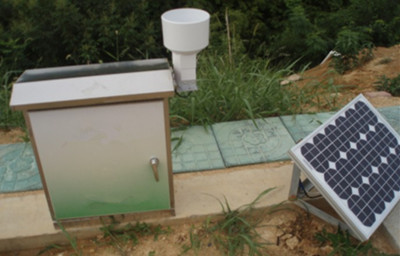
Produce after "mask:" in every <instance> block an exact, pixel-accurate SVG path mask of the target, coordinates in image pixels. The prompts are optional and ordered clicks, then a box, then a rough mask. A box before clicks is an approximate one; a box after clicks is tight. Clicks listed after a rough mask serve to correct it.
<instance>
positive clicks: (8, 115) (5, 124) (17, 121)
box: [0, 71, 25, 130]
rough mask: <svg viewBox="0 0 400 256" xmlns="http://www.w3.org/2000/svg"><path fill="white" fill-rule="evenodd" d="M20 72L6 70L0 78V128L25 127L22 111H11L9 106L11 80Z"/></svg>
mask: <svg viewBox="0 0 400 256" xmlns="http://www.w3.org/2000/svg"><path fill="white" fill-rule="evenodd" d="M20 73H21V72H19V71H8V72H6V73H4V75H3V77H2V78H1V80H0V82H1V84H0V86H1V88H0V109H1V112H0V128H3V129H7V130H8V129H10V128H12V127H25V122H24V118H23V115H22V113H21V112H20V111H18V112H15V111H12V110H11V108H10V106H9V105H10V97H11V85H12V82H13V81H12V80H13V79H14V77H15V76H17V75H18V74H20Z"/></svg>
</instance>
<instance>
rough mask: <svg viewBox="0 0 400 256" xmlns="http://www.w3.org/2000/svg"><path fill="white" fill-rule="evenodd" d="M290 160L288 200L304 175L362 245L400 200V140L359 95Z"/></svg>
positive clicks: (297, 148)
mask: <svg viewBox="0 0 400 256" xmlns="http://www.w3.org/2000/svg"><path fill="white" fill-rule="evenodd" d="M289 155H290V157H291V158H292V159H293V160H294V162H295V167H294V170H293V177H292V186H291V190H290V195H289V197H290V198H291V199H293V198H297V195H298V193H299V178H300V172H301V171H302V172H303V173H304V174H305V176H306V177H307V178H308V180H309V181H311V183H312V185H314V186H315V188H316V189H317V190H318V191H319V192H320V193H321V195H322V196H323V197H324V198H325V199H326V200H327V201H328V202H329V203H330V205H331V206H332V207H333V208H334V210H335V211H336V212H337V213H338V215H339V216H340V217H341V219H342V220H343V221H344V222H345V224H347V226H346V225H342V227H343V226H344V228H348V229H349V231H350V232H351V234H353V235H354V236H356V237H357V238H358V239H360V240H361V241H365V240H367V239H369V237H370V236H371V235H372V234H373V233H374V231H375V230H376V229H377V228H378V227H379V225H380V224H381V223H382V222H383V221H384V219H385V218H386V216H387V215H388V214H389V213H390V211H391V210H392V209H393V208H394V207H395V205H396V204H397V203H398V201H399V200H400V136H399V134H397V133H396V131H395V130H394V129H393V128H392V127H391V126H390V125H389V124H388V123H387V121H386V120H385V119H384V118H383V117H382V116H381V115H380V113H379V112H378V111H377V110H376V109H375V108H374V107H373V106H372V105H371V104H370V103H369V102H368V100H367V99H366V98H365V97H364V96H363V95H359V96H357V97H356V98H355V99H353V100H352V101H351V102H350V103H349V104H347V105H346V106H345V107H344V108H343V109H341V110H340V111H339V112H337V113H336V114H335V115H334V116H332V117H331V118H330V119H329V120H327V121H326V122H325V123H324V124H322V125H321V126H320V127H319V128H317V129H316V130H315V131H314V132H313V133H311V134H310V135H308V136H307V137H306V138H304V139H303V140H302V141H301V142H300V143H299V144H297V145H296V146H294V147H292V148H291V149H290V150H289ZM301 204H303V203H301ZM301 204H299V205H301ZM308 207H310V208H311V209H312V210H313V213H315V214H317V215H319V216H320V217H322V218H323V219H325V220H328V221H329V220H332V219H329V218H330V217H328V216H327V214H326V213H324V212H320V211H319V210H317V209H316V208H315V207H313V206H311V205H308V206H307V207H306V208H308ZM330 222H331V223H335V222H334V221H330ZM336 223H340V221H337V222H336Z"/></svg>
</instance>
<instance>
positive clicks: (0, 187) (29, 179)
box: [0, 143, 42, 193]
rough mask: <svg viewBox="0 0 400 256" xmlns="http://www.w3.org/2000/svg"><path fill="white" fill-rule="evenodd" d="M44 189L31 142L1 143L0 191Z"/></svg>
mask: <svg viewBox="0 0 400 256" xmlns="http://www.w3.org/2000/svg"><path fill="white" fill-rule="evenodd" d="M37 189H42V183H41V181H40V175H39V171H38V168H37V165H36V161H35V156H34V154H33V150H32V147H31V145H30V144H29V143H17V144H7V145H0V193H4V192H18V191H28V190H37Z"/></svg>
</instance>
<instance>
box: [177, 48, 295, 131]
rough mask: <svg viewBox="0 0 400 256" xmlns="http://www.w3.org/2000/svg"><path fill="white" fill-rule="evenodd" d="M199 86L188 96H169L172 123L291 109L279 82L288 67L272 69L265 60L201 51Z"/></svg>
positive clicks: (262, 113) (208, 122)
mask: <svg viewBox="0 0 400 256" xmlns="http://www.w3.org/2000/svg"><path fill="white" fill-rule="evenodd" d="M198 67H199V68H198V71H197V77H198V87H199V90H198V91H195V92H192V93H191V94H190V95H188V96H187V97H173V98H171V100H170V113H171V117H172V124H173V125H177V124H179V123H181V124H185V123H186V124H202V125H206V124H212V123H215V122H222V121H230V120H239V119H250V118H258V117H263V116H271V115H278V114H285V113H288V112H291V105H292V103H291V97H292V95H288V91H287V90H286V88H285V87H286V86H282V85H281V84H280V82H281V81H282V78H283V77H284V76H286V75H288V74H290V73H291V69H290V68H291V67H290V66H288V67H287V68H283V69H280V70H275V69H273V68H271V67H270V66H269V61H268V60H260V59H256V60H251V59H250V58H248V57H246V56H243V57H241V58H240V59H239V60H237V61H235V62H233V63H232V62H230V60H229V58H228V56H227V55H226V56H224V55H223V56H217V55H216V54H205V55H202V56H201V57H200V58H199V60H198Z"/></svg>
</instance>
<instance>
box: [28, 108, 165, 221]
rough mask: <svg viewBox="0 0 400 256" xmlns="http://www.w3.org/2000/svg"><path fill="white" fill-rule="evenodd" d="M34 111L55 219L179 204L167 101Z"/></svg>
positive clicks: (34, 128) (32, 121) (31, 114)
mask: <svg viewBox="0 0 400 256" xmlns="http://www.w3.org/2000/svg"><path fill="white" fill-rule="evenodd" d="M28 116H29V119H30V125H31V127H32V133H33V136H34V139H35V143H36V147H37V152H38V155H39V156H40V163H41V167H42V170H43V174H44V178H45V182H46V186H47V189H48V192H49V195H50V199H51V204H52V208H53V212H54V217H55V219H68V218H77V217H79V218H81V217H90V216H100V215H112V214H124V213H132V212H143V211H156V210H167V209H171V197H172V195H170V187H169V186H170V184H169V171H168V161H169V156H168V155H167V154H168V153H167V142H166V141H167V138H166V121H167V120H165V114H164V102H163V101H162V100H156V101H147V102H134V103H123V104H110V105H100V106H88V107H77V108H65V109H54V110H39V111H28ZM167 130H168V129H167ZM152 157H157V158H158V159H159V166H158V172H159V181H158V182H157V181H156V179H155V175H154V173H153V170H152V168H151V165H150V159H151V158H152Z"/></svg>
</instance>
